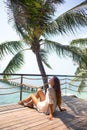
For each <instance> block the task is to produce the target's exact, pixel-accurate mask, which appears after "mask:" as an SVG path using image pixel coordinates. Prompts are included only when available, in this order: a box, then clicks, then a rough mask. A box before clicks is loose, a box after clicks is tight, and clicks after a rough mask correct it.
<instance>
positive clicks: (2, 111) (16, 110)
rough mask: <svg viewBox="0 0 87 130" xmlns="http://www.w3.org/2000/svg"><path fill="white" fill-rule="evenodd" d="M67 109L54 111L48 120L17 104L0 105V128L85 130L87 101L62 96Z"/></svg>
mask: <svg viewBox="0 0 87 130" xmlns="http://www.w3.org/2000/svg"><path fill="white" fill-rule="evenodd" d="M63 106H64V107H66V109H67V111H65V112H60V111H59V110H57V111H56V112H55V113H54V118H53V120H51V121H49V120H48V119H47V116H46V115H45V114H43V113H39V112H37V111H36V110H35V109H30V108H28V107H23V106H20V105H18V104H14V105H7V106H1V107H0V130H87V101H85V100H82V99H79V98H75V97H72V96H63Z"/></svg>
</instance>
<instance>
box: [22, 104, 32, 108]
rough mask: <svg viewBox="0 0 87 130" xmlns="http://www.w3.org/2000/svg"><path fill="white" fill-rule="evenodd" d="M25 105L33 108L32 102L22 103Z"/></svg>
mask: <svg viewBox="0 0 87 130" xmlns="http://www.w3.org/2000/svg"><path fill="white" fill-rule="evenodd" d="M24 106H25V107H30V108H33V104H32V103H27V104H24Z"/></svg>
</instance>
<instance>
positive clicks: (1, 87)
mask: <svg viewBox="0 0 87 130" xmlns="http://www.w3.org/2000/svg"><path fill="white" fill-rule="evenodd" d="M34 78H35V79H34ZM34 78H32V77H31V79H30V78H27V77H25V78H24V79H23V83H24V84H27V85H32V86H36V87H40V86H42V85H43V82H42V80H41V78H37V77H34ZM36 79H37V80H36ZM68 80H69V79H64V78H60V82H61V91H62V95H75V96H77V97H79V98H82V99H85V100H87V87H86V88H84V92H81V93H78V92H77V88H78V86H75V85H74V86H73V87H70V86H69V85H68V84H67V82H69V81H68ZM12 82H13V81H12ZM18 82H19V79H18V80H17V79H16V83H18ZM31 93H35V89H34V90H33V91H32V89H27V88H23V93H22V99H24V98H26V97H27V96H29V95H30V94H31ZM19 100H20V87H18V86H15V85H12V84H8V83H5V82H0V105H6V104H15V103H17V102H18V101H19Z"/></svg>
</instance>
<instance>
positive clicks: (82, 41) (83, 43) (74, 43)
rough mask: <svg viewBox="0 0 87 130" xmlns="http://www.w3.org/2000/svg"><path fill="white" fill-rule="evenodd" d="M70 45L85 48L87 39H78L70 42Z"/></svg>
mask: <svg viewBox="0 0 87 130" xmlns="http://www.w3.org/2000/svg"><path fill="white" fill-rule="evenodd" d="M70 45H71V46H81V47H85V46H87V38H79V39H75V40H72V41H71V43H70Z"/></svg>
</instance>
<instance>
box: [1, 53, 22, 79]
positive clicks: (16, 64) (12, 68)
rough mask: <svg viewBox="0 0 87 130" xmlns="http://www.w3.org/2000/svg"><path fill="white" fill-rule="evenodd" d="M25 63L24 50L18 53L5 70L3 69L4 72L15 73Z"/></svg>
mask: <svg viewBox="0 0 87 130" xmlns="http://www.w3.org/2000/svg"><path fill="white" fill-rule="evenodd" d="M23 63H24V56H23V52H22V53H21V52H19V53H17V54H16V55H15V56H14V57H13V58H12V60H11V61H10V62H9V64H8V65H7V67H6V68H5V70H4V71H3V74H12V73H15V72H16V71H17V70H18V69H20V68H21V66H22V65H23ZM5 77H8V75H5Z"/></svg>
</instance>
